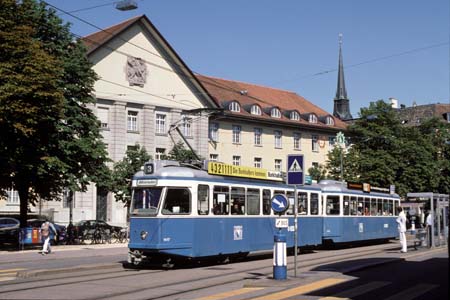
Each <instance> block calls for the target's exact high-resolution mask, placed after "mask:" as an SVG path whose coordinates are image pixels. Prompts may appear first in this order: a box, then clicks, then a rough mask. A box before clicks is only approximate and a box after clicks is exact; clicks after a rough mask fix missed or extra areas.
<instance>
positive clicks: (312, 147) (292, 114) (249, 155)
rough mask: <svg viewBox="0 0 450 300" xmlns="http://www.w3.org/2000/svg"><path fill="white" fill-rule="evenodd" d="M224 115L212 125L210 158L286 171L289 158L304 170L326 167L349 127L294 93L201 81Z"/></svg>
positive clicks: (237, 83) (222, 81) (204, 77)
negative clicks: (298, 159)
mask: <svg viewBox="0 0 450 300" xmlns="http://www.w3.org/2000/svg"><path fill="white" fill-rule="evenodd" d="M197 78H198V79H199V80H200V82H201V83H202V85H203V86H204V87H205V88H206V90H207V91H208V93H209V94H210V95H211V96H212V98H213V99H214V100H215V101H216V103H217V104H218V105H219V106H220V107H221V108H222V109H223V113H222V114H218V115H215V116H213V117H211V118H210V120H209V131H210V133H209V139H210V147H209V158H210V159H211V160H217V161H221V162H224V163H228V164H234V165H244V166H252V167H260V168H265V169H269V170H278V171H286V166H285V164H286V157H287V155H288V154H303V155H304V159H305V168H306V169H308V168H310V167H312V166H313V165H319V164H323V163H325V161H326V159H327V154H328V152H329V151H330V149H331V147H333V144H334V137H335V136H336V134H337V132H339V131H344V130H345V129H346V124H345V123H344V122H343V121H341V120H340V119H338V118H336V117H334V116H332V115H331V114H329V113H328V112H326V111H324V110H323V109H321V108H320V107H318V106H316V105H314V104H313V103H311V102H309V101H308V100H306V99H305V98H303V97H301V96H299V95H297V94H296V93H294V92H290V91H285V90H280V89H274V88H270V87H264V86H260V85H255V84H250V83H244V82H238V81H232V80H224V79H219V78H213V77H207V76H202V75H197Z"/></svg>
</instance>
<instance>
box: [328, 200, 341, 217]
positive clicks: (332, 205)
mask: <svg viewBox="0 0 450 300" xmlns="http://www.w3.org/2000/svg"><path fill="white" fill-rule="evenodd" d="M339 211H340V206H339V196H327V215H339Z"/></svg>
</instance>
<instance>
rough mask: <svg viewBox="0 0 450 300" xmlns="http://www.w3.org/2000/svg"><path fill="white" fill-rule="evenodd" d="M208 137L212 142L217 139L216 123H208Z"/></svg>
mask: <svg viewBox="0 0 450 300" xmlns="http://www.w3.org/2000/svg"><path fill="white" fill-rule="evenodd" d="M209 139H210V140H211V141H213V142H217V141H219V124H218V123H211V124H209Z"/></svg>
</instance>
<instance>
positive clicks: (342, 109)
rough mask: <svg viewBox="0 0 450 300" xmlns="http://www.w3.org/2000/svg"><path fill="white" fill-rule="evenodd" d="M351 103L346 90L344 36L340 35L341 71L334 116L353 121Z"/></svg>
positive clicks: (339, 71) (339, 70)
mask: <svg viewBox="0 0 450 300" xmlns="http://www.w3.org/2000/svg"><path fill="white" fill-rule="evenodd" d="M349 102H350V101H349V100H348V98H347V90H346V89H345V79H344V62H343V59H342V34H339V69H338V82H337V90H336V97H335V98H334V110H333V115H334V116H336V117H338V118H339V119H341V120H348V119H352V118H353V117H352V115H351V114H350V105H349Z"/></svg>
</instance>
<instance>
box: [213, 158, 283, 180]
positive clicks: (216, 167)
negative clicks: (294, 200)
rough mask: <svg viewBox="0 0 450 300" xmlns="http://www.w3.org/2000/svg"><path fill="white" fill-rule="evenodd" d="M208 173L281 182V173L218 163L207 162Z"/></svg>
mask: <svg viewBox="0 0 450 300" xmlns="http://www.w3.org/2000/svg"><path fill="white" fill-rule="evenodd" d="M208 173H209V174H213V175H222V176H235V177H245V178H254V179H265V180H275V181H282V180H283V177H282V174H281V172H275V171H268V170H266V169H261V168H253V167H244V166H233V165H228V164H223V163H219V162H214V161H210V162H208Z"/></svg>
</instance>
